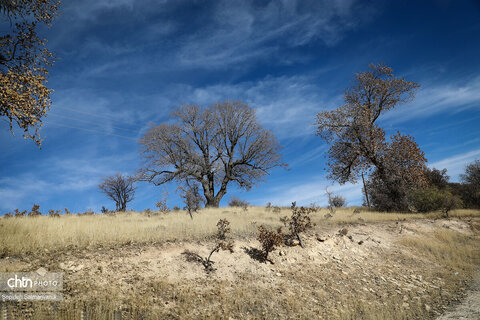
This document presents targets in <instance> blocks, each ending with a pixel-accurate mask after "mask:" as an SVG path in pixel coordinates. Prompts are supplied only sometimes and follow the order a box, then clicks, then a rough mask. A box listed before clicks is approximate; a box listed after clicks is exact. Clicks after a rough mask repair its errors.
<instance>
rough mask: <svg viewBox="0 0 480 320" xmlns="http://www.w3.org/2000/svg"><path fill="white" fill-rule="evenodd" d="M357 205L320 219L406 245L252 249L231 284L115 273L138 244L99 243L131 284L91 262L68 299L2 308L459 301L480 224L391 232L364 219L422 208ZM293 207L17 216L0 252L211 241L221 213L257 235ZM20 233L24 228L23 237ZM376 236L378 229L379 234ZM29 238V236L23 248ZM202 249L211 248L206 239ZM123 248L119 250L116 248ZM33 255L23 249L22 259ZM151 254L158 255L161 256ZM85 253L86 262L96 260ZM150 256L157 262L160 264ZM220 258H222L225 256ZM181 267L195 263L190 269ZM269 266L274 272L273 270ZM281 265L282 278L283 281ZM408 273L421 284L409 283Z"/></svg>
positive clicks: (165, 312)
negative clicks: (263, 254) (255, 256)
mask: <svg viewBox="0 0 480 320" xmlns="http://www.w3.org/2000/svg"><path fill="white" fill-rule="evenodd" d="M353 209H354V208H345V209H340V210H337V212H336V213H335V214H334V216H333V217H331V218H328V219H326V218H325V217H324V215H325V214H326V213H327V212H328V211H327V210H325V209H322V210H321V211H320V212H317V213H315V214H313V215H312V218H313V220H314V221H315V222H316V223H317V224H319V225H320V226H321V227H328V226H325V225H330V226H331V227H332V228H331V229H333V230H338V227H337V226H335V224H344V223H354V222H358V221H359V220H358V219H359V218H361V221H364V222H365V224H367V226H362V225H363V223H362V225H357V226H353V225H352V226H351V227H348V228H349V230H351V234H353V235H354V237H355V239H356V237H357V235H356V234H355V233H354V230H355V228H360V229H362V228H371V229H372V230H379V229H382V230H383V231H382V232H384V233H385V232H396V235H395V237H396V238H395V239H398V241H397V240H395V242H394V243H392V245H393V246H392V247H381V246H380V247H378V248H379V249H377V247H370V248H371V249H368V250H367V249H365V250H367V251H365V252H368V255H365V256H364V258H362V257H361V255H358V256H357V255H356V254H355V252H358V251H355V250H360V249H363V248H366V246H367V245H368V244H367V243H365V244H363V245H361V246H359V245H358V244H356V242H355V243H354V242H352V243H351V246H352V247H351V248H353V249H352V250H353V251H348V250H350V249H342V248H343V247H342V245H341V243H342V241H343V240H342V239H344V240H346V241H350V240H348V238H347V237H345V236H341V235H336V236H334V237H337V238H338V239H339V241H340V242H339V243H340V245H339V246H338V247H335V248H338V250H344V251H343V252H344V253H346V254H347V253H349V254H350V255H351V256H348V258H349V259H347V258H345V259H347V260H344V261H339V260H338V259H336V260H329V262H328V263H325V264H319V263H316V262H312V261H310V260H308V258H307V257H308V255H309V254H307V253H305V252H307V249H300V248H286V249H285V250H287V258H289V257H293V256H295V254H297V257H300V256H302V257H303V259H299V260H296V262H295V263H293V264H289V263H286V262H285V264H283V263H276V264H275V266H273V265H272V266H270V265H265V268H263V266H264V265H263V264H260V263H259V262H257V261H254V260H251V259H249V258H248V257H247V256H244V257H243V258H242V259H245V261H247V262H248V263H249V265H248V267H247V268H245V270H244V271H240V272H238V273H235V277H234V278H233V279H229V278H228V277H227V278H220V277H218V275H213V276H205V277H200V278H195V279H194V280H192V279H190V280H187V279H179V280H178V281H171V280H169V279H168V278H166V277H165V275H164V274H158V275H157V276H155V277H154V278H148V277H147V276H146V274H143V273H142V272H139V271H135V270H138V269H137V268H138V267H139V266H140V264H139V265H136V266H131V269H129V270H131V272H125V271H122V270H125V269H117V267H116V266H117V264H118V265H119V266H120V265H122V264H123V266H122V268H124V267H126V266H125V264H128V262H126V261H129V260H124V259H125V257H128V252H131V251H132V252H131V253H132V256H135V255H136V254H137V253H138V250H136V249H132V250H131V251H129V250H130V249H125V250H123V249H119V250H113V251H111V250H107V251H106V253H96V251H95V250H92V251H90V252H91V253H90V254H92V255H95V254H97V256H96V257H97V258H98V260H95V259H92V260H93V261H92V262H91V263H92V266H96V264H95V263H97V262H98V261H99V260H100V259H101V257H102V255H105V257H106V258H107V259H109V260H112V261H117V260H118V261H117V262H118V263H117V264H114V266H113V267H112V268H113V269H112V270H117V271H114V272H113V274H114V275H116V274H118V275H117V277H119V278H124V279H123V280H121V279H120V280H118V281H120V282H114V283H110V282H109V285H108V286H106V287H101V289H100V287H95V286H94V287H92V285H93V284H94V283H95V282H96V281H94V279H96V277H97V275H99V276H101V277H104V278H105V279H111V278H107V275H106V274H105V273H104V272H106V271H102V272H98V271H96V270H97V269H96V267H95V268H93V269H92V271H91V272H92V273H91V274H88V276H85V275H87V274H84V276H82V277H80V278H79V280H78V281H73V278H71V277H72V276H73V274H72V275H71V274H68V277H67V278H66V279H67V281H66V285H67V289H66V290H67V291H66V293H65V294H66V295H72V298H71V299H68V301H67V302H65V303H62V304H58V305H55V306H53V307H52V304H50V303H43V304H42V303H27V302H24V303H18V304H15V303H11V304H4V305H3V307H5V306H6V307H7V309H8V311H7V312H8V313H11V314H15V315H16V316H15V318H16V319H17V318H18V319H27V318H28V319H41V320H43V319H80V315H81V314H82V313H83V318H84V319H166V318H168V319H224V318H229V317H230V318H233V319H258V318H261V319H291V318H295V319H317V318H320V319H342V320H343V319H379V320H380V319H433V318H435V317H436V316H437V315H438V312H441V311H442V310H443V309H442V308H443V307H444V306H445V305H447V304H448V303H449V302H450V301H451V300H452V298H454V297H458V296H459V294H461V292H462V290H463V289H464V288H465V287H466V284H467V282H468V281H470V280H471V278H472V275H473V272H474V270H475V268H476V266H478V264H479V263H480V261H479V259H480V250H479V248H480V246H479V238H478V236H479V231H480V230H478V229H476V228H475V226H479V225H480V223H478V222H479V221H480V220H479V219H478V218H474V219H473V220H472V223H471V231H468V230H470V229H468V230H467V231H465V232H464V233H459V232H456V231H453V230H451V229H446V228H444V227H442V224H444V221H443V220H441V221H438V223H430V222H425V221H424V222H419V223H420V224H422V226H424V227H425V226H427V227H428V228H426V227H425V228H423V229H421V230H422V231H420V232H417V233H409V234H408V235H406V234H405V232H402V233H398V229H394V228H397V227H398V226H397V225H396V224H395V223H390V224H389V223H384V224H378V225H375V226H373V227H369V226H368V223H367V222H384V221H389V220H391V221H396V220H403V219H407V220H411V221H413V219H422V218H425V216H424V215H415V214H384V213H378V212H360V213H356V214H353ZM288 214H290V210H289V209H282V212H281V213H273V212H267V211H265V209H264V208H250V209H249V210H248V211H247V212H244V211H243V210H242V209H241V208H238V209H236V208H222V209H216V210H212V209H210V210H203V211H202V212H200V213H199V214H197V215H195V216H194V220H193V221H192V220H190V218H189V216H188V215H187V214H186V213H185V212H171V213H169V214H166V215H156V216H151V217H147V216H144V215H142V214H139V213H125V214H118V215H117V216H114V217H110V216H101V215H96V216H65V217H61V218H48V217H38V218H15V219H14V218H10V219H2V220H0V226H1V227H0V240H1V242H0V243H2V250H4V251H3V252H16V253H17V254H26V253H28V252H32V250H44V249H48V250H54V249H55V250H61V249H62V248H69V247H71V246H77V247H89V246H95V245H106V246H116V245H120V244H122V243H129V242H163V241H169V240H172V241H173V240H175V241H184V240H192V239H194V240H205V239H207V238H210V237H211V235H212V234H213V233H214V232H215V224H216V222H217V221H218V219H219V218H227V219H228V220H229V221H230V222H231V226H232V233H233V234H235V235H236V236H237V237H249V236H250V235H252V234H254V233H256V232H257V225H259V224H267V225H271V226H278V225H280V221H279V217H281V216H284V215H288ZM478 215H479V212H478V211H467V210H459V211H456V212H454V213H453V214H452V216H458V217H471V216H478ZM437 216H440V214H439V213H432V214H429V215H428V217H430V218H435V217H437ZM254 222H255V223H254ZM462 223H464V222H462ZM399 225H400V223H399ZM416 225H417V223H416V222H415V226H416ZM390 227H393V228H390ZM429 228H431V229H429ZM12 230H13V231H12ZM362 230H363V229H362ZM390 230H396V231H390ZM3 231H7V232H3ZM15 232H17V233H19V235H17V236H16V235H15ZM410 234H412V235H410ZM372 235H373V236H375V234H374V233H373V234H372ZM358 237H359V236H358ZM365 237H366V236H365ZM22 238H23V242H24V243H21V244H20V242H22V241H20V239H22ZM349 243H350V242H349ZM382 243H383V242H382ZM199 245H200V246H201V245H203V242H202V243H201V244H199ZM309 245H310V248H309V249H310V250H313V251H311V253H312V252H315V253H316V254H317V255H318V256H322V255H325V254H326V252H327V250H326V245H325V244H324V243H319V242H316V241H315V240H313V241H312V239H310V242H309ZM175 246H183V244H178V245H177V244H175ZM387 248H388V249H387ZM8 250H10V251H8ZM121 250H123V251H122V252H119V253H118V256H116V254H117V253H116V252H117V251H121ZM159 252H163V251H159ZM64 254H65V256H62V257H63V259H74V258H73V257H72V255H69V254H68V253H64ZM337 254H338V253H335V255H337ZM29 257H30V255H27V256H24V258H23V260H25V259H30V258H29ZM105 257H104V258H103V259H105ZM120 257H121V258H120ZM154 257H155V258H154V259H160V260H161V259H162V256H160V255H154ZM280 258H283V257H280V256H277V259H280ZM78 259H85V260H84V261H90V258H78ZM10 260H11V259H10ZM174 261H177V260H174ZM279 261H282V260H279ZM150 262H151V263H153V264H154V261H150ZM218 262H219V263H220V262H221V261H220V258H219V260H218ZM51 263H52V264H51V267H50V269H51V270H55V266H56V265H58V261H57V260H56V258H54V259H53V260H52V262H51ZM177 263H178V261H177ZM184 263H186V267H187V268H194V266H192V265H188V263H187V262H184ZM251 264H255V268H250V265H251ZM271 268H276V269H275V271H272V270H273V269H272V270H271ZM142 270H143V269H142ZM185 270H186V269H185ZM242 270H243V269H242ZM252 270H260V272H252ZM262 270H263V271H262ZM185 272H187V271H185ZM277 272H280V273H281V274H282V276H281V277H279V276H276V273H277ZM412 275H414V277H415V279H414V280H412V279H411V276H412ZM136 277H139V278H136ZM382 278H385V279H382ZM129 279H134V280H135V281H138V283H136V282H135V285H132V289H133V291H129V290H130V289H128V290H126V291H125V290H124V289H125V288H124V287H122V286H121V285H118V284H119V283H129V281H130V280H129ZM418 279H421V281H419V280H418ZM122 281H123V282H122ZM125 281H126V282H125ZM89 282H91V283H89ZM92 283H93V284H92ZM75 292H77V293H75ZM426 305H428V308H426ZM121 315H122V316H121Z"/></svg>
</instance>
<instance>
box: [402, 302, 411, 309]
mask: <svg viewBox="0 0 480 320" xmlns="http://www.w3.org/2000/svg"><path fill="white" fill-rule="evenodd" d="M402 307H404V308H405V309H410V305H409V304H408V303H406V302H404V303H403V304H402Z"/></svg>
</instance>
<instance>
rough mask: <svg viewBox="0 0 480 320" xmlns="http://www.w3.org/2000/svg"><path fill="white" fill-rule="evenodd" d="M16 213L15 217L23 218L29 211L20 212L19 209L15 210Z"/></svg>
mask: <svg viewBox="0 0 480 320" xmlns="http://www.w3.org/2000/svg"><path fill="white" fill-rule="evenodd" d="M14 211H15V217H23V216H25V214H26V213H27V210H24V211H20V210H18V209H15V210H14Z"/></svg>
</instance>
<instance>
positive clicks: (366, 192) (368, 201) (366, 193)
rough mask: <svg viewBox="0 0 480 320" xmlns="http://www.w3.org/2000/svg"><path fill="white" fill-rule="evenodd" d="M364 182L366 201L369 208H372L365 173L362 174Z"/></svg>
mask: <svg viewBox="0 0 480 320" xmlns="http://www.w3.org/2000/svg"><path fill="white" fill-rule="evenodd" d="M362 181H363V191H364V192H365V200H366V201H367V207H369V208H370V200H369V199H368V190H367V185H366V184H365V177H364V176H363V172H362Z"/></svg>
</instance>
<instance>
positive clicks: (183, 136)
mask: <svg viewBox="0 0 480 320" xmlns="http://www.w3.org/2000/svg"><path fill="white" fill-rule="evenodd" d="M140 144H141V147H142V149H141V155H142V157H143V159H144V160H145V166H144V168H143V169H141V170H140V174H139V179H141V180H143V181H150V182H153V183H154V184H155V185H161V184H164V183H166V182H169V181H173V180H175V181H180V182H183V181H185V180H188V181H192V182H197V183H199V184H200V185H201V186H202V188H203V194H204V196H205V199H206V206H207V207H218V205H219V203H220V200H221V199H222V197H223V196H224V195H225V194H226V193H227V185H228V184H229V183H230V182H232V183H236V184H237V185H238V186H239V187H240V188H244V189H247V190H249V189H251V188H252V186H253V185H254V184H255V183H257V182H259V181H261V180H263V178H265V176H266V175H267V174H268V173H269V171H270V170H271V169H272V168H275V167H278V166H284V164H282V163H281V155H280V154H279V150H280V148H281V147H280V145H279V143H278V142H277V140H276V138H275V137H274V136H273V134H272V133H271V132H270V131H267V130H265V129H263V128H262V127H261V125H260V124H259V123H258V120H257V118H256V116H255V110H254V109H252V108H251V107H249V106H248V105H247V104H245V103H242V102H228V101H226V102H221V103H217V104H213V105H210V106H209V107H208V108H202V107H200V106H196V105H184V106H181V107H179V108H178V109H176V110H175V111H174V112H173V114H172V122H170V123H162V124H160V125H159V126H156V127H154V128H152V129H150V130H149V131H148V132H147V133H146V134H145V136H144V137H143V138H142V139H141V140H140Z"/></svg>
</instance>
